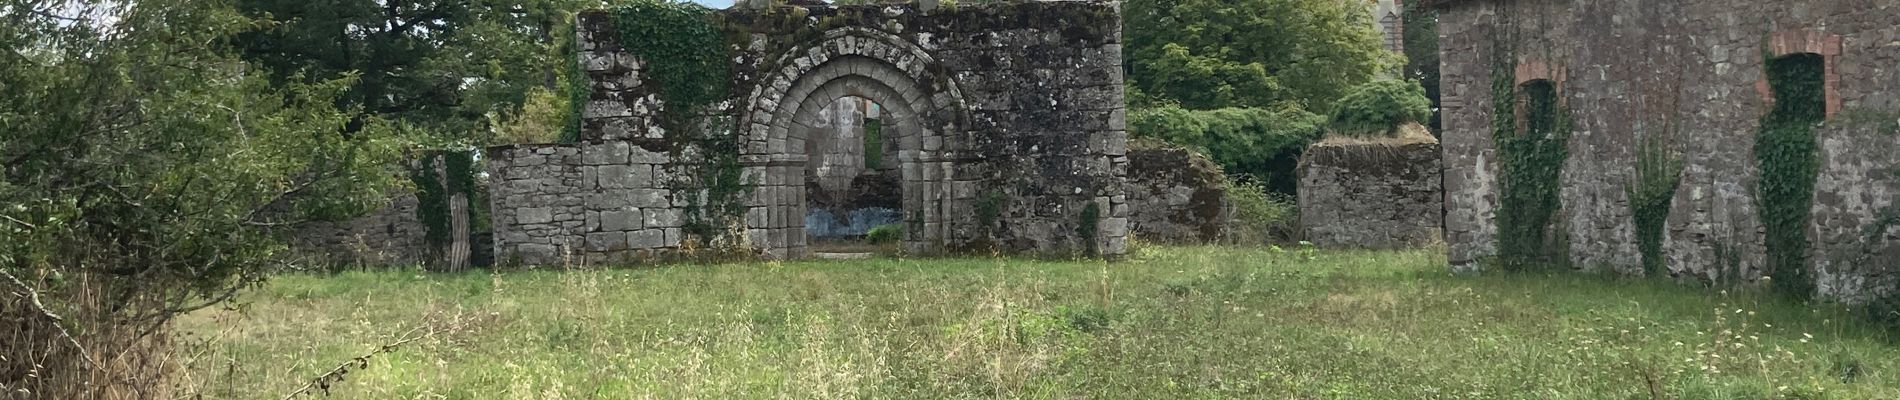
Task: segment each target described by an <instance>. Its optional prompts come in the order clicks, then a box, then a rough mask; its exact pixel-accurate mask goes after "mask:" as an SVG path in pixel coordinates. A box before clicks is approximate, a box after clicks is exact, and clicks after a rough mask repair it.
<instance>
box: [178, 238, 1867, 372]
mask: <svg viewBox="0 0 1900 400" xmlns="http://www.w3.org/2000/svg"><path fill="white" fill-rule="evenodd" d="M1439 254H1442V253H1441V252H1439V251H1412V252H1313V251H1294V250H1289V251H1277V250H1273V249H1257V248H1221V247H1184V248H1148V249H1145V250H1142V251H1141V254H1140V255H1139V256H1138V257H1137V259H1135V260H1132V261H1128V262H1121V263H1103V262H1098V261H1076V262H1051V261H1030V260H1016V259H955V260H895V259H874V260H854V261H831V262H794V263H784V264H779V263H757V264H739V265H717V266H701V265H681V266H673V267H664V268H646V269H628V270H585V271H551V270H542V271H521V272H506V273H498V274H490V273H486V272H474V273H465V274H450V275H443V274H428V273H421V272H414V271H376V272H348V273H341V274H335V275H322V276H316V275H293V276H285V277H281V278H278V279H275V280H273V281H272V282H271V283H270V284H269V285H267V286H266V287H264V288H262V289H259V290H256V291H254V292H252V293H250V294H249V295H247V296H245V297H244V298H243V304H242V305H241V306H239V307H236V308H233V309H221V310H205V311H201V312H198V313H195V314H191V315H188V316H187V318H185V319H184V320H182V321H181V323H180V324H179V325H180V328H179V331H180V332H178V335H177V337H178V338H179V340H178V342H179V350H178V352H179V354H180V356H179V357H180V358H181V359H182V360H183V362H184V363H185V365H186V367H185V368H184V369H185V371H184V373H182V374H180V375H181V378H180V380H181V381H182V382H181V384H182V385H183V386H184V393H182V394H185V395H190V394H194V393H202V394H203V395H205V397H208V398H277V397H281V396H283V395H284V394H285V393H289V392H291V391H293V390H296V389H297V388H298V387H300V386H302V385H304V384H305V383H307V382H308V381H309V380H310V379H312V378H314V377H316V376H318V375H320V374H322V373H323V371H326V370H330V369H332V368H334V367H336V366H337V365H338V364H339V363H343V362H345V361H347V360H350V359H351V358H353V357H356V356H359V355H362V354H366V353H369V352H371V351H372V350H375V349H376V348H377V347H379V346H382V345H384V344H388V343H393V342H398V341H401V340H402V339H404V338H419V339H417V340H414V341H412V342H409V343H407V344H405V345H403V346H400V347H397V348H396V349H394V350H392V351H389V352H387V353H383V354H380V355H377V356H375V357H373V358H371V359H370V360H369V361H368V362H367V363H366V364H365V365H363V366H362V367H363V368H360V369H353V370H352V371H351V372H350V373H349V374H348V375H347V378H346V379H345V380H344V381H342V382H341V383H339V384H337V385H335V386H334V387H332V388H331V392H332V393H333V394H334V395H335V396H336V397H339V398H452V399H462V398H511V399H514V398H564V399H594V398H604V399H623V398H657V399H674V398H682V399H684V398H699V399H724V398H810V399H836V398H880V399H911V398H1049V399H1092V398H1126V399H1147V398H1269V399H1283V398H1287V399H1431V398H1441V399H1493V398H1495V399H1650V398H1669V399H1780V398H1788V399H1896V398H1900V347H1896V346H1894V345H1892V344H1890V342H1889V341H1887V340H1886V339H1885V338H1884V337H1883V336H1880V334H1879V333H1877V332H1876V331H1874V330H1871V329H1870V328H1867V327H1865V326H1862V325H1859V324H1858V323H1857V322H1854V321H1855V318H1854V316H1853V315H1851V314H1849V313H1846V312H1844V311H1841V310H1836V309H1832V308H1829V307H1806V306H1802V305H1798V304H1792V303H1787V302H1783V301H1779V300H1774V299H1771V298H1769V297H1767V296H1765V295H1756V294H1747V293H1724V292H1718V291H1714V290H1706V289H1701V288H1695V287H1688V286H1681V285H1675V284H1669V283H1657V282H1648V281H1637V280H1620V281H1619V280H1614V279H1610V278H1603V277H1597V276H1590V275H1583V274H1570V273H1564V274H1554V275H1548V276H1546V275H1504V274H1498V275H1488V276H1482V277H1459V276H1451V275H1449V274H1448V273H1447V272H1446V269H1445V268H1444V267H1443V265H1444V260H1443V259H1442V256H1440V255H1439Z"/></svg>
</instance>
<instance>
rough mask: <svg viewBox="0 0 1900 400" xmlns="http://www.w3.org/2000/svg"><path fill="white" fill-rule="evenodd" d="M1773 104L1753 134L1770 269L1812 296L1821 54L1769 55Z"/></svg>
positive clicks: (1790, 288) (1781, 284)
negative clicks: (1810, 227)
mask: <svg viewBox="0 0 1900 400" xmlns="http://www.w3.org/2000/svg"><path fill="white" fill-rule="evenodd" d="M1765 64H1766V65H1767V74H1768V84H1769V87H1771V88H1773V89H1774V93H1775V108H1774V110H1771V111H1769V113H1768V115H1767V116H1765V117H1762V120H1761V130H1760V131H1759V133H1757V134H1756V136H1755V160H1756V161H1757V163H1758V164H1759V168H1760V170H1761V181H1760V182H1759V183H1758V184H1757V185H1758V187H1757V191H1758V192H1759V193H1758V194H1757V196H1756V197H1757V199H1758V200H1757V203H1759V204H1758V205H1757V206H1759V207H1760V208H1761V213H1760V216H1761V221H1762V227H1763V228H1765V231H1766V233H1767V240H1766V243H1765V244H1766V247H1767V250H1768V264H1769V268H1768V269H1769V274H1770V276H1771V277H1773V279H1772V280H1771V281H1772V282H1773V283H1774V286H1775V287H1776V288H1777V289H1780V290H1781V291H1783V292H1785V293H1787V294H1788V295H1792V296H1796V297H1797V298H1802V299H1805V298H1808V297H1809V296H1813V295H1814V282H1813V280H1814V278H1813V277H1811V276H1809V273H1808V266H1807V250H1808V243H1809V242H1808V237H1807V223H1808V214H1809V206H1810V205H1811V204H1812V203H1813V200H1814V181H1815V174H1816V173H1818V172H1819V168H1820V165H1819V164H1820V160H1819V159H1818V156H1817V155H1816V154H1817V149H1816V144H1815V140H1814V127H1815V125H1816V124H1819V123H1820V122H1821V121H1822V120H1823V119H1825V118H1826V117H1827V102H1826V100H1825V98H1824V97H1822V96H1823V93H1822V90H1823V86H1822V83H1821V76H1822V73H1821V72H1822V71H1821V68H1822V62H1821V56H1820V55H1816V54H1798V55H1792V56H1787V57H1782V58H1776V59H1770V60H1766V63H1765Z"/></svg>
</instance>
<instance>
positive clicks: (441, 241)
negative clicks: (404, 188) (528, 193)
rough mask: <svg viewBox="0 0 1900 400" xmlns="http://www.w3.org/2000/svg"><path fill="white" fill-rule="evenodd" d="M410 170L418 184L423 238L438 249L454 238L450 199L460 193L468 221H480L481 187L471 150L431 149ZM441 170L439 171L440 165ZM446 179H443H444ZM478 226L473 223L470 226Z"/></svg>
mask: <svg viewBox="0 0 1900 400" xmlns="http://www.w3.org/2000/svg"><path fill="white" fill-rule="evenodd" d="M416 163H417V164H416V167H415V168H411V169H410V170H409V182H410V183H414V184H415V187H416V219H417V220H419V221H421V222H422V226H423V229H424V236H423V237H424V239H426V240H427V241H428V242H429V244H430V245H431V246H433V247H435V248H438V249H439V248H442V247H443V246H447V245H448V244H449V240H450V239H451V238H453V237H454V231H453V229H454V228H453V227H451V226H450V224H449V221H450V220H451V215H450V212H451V210H450V207H449V199H450V198H451V197H453V196H454V195H455V194H458V193H459V194H461V195H462V196H463V198H465V199H468V210H467V211H468V220H469V222H470V223H471V224H476V223H481V222H480V221H483V220H484V219H485V218H481V212H480V207H478V206H477V205H478V204H480V203H481V202H480V201H479V199H480V197H478V196H479V195H480V190H479V189H480V188H478V187H476V184H475V173H476V171H475V159H474V152H472V151H429V152H425V153H424V154H423V155H422V158H421V159H420V160H417V161H416ZM438 165H440V166H441V169H440V170H438V169H437V166H438ZM444 177H446V178H447V180H446V181H444V180H443V178H444ZM473 228H475V227H474V226H470V229H473Z"/></svg>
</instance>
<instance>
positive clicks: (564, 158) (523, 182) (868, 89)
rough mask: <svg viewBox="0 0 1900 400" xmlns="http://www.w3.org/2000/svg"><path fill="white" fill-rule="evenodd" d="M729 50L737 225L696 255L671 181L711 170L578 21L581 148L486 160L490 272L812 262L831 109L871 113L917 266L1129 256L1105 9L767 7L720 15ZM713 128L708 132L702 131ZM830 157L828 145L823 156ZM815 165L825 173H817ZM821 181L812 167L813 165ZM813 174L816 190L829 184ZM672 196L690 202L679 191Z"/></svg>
mask: <svg viewBox="0 0 1900 400" xmlns="http://www.w3.org/2000/svg"><path fill="white" fill-rule="evenodd" d="M717 12H718V13H722V15H721V17H723V19H725V20H729V21H775V22H773V23H754V24H728V25H725V26H723V27H721V29H723V30H724V32H723V33H724V34H725V36H726V37H728V38H737V39H734V40H739V42H737V43H732V46H733V48H732V57H731V59H732V60H733V65H732V73H733V76H732V82H733V86H732V88H731V92H730V93H731V94H730V99H729V100H728V101H725V102H722V103H719V104H716V105H715V106H714V107H713V109H712V110H710V112H709V113H708V120H709V121H714V122H721V121H723V122H729V123H730V124H729V125H726V126H730V127H731V128H730V129H729V130H726V131H720V132H715V133H714V135H725V136H723V137H725V138H730V139H732V140H734V141H736V142H737V143H738V144H739V146H738V147H739V150H738V152H739V153H740V154H738V155H737V160H736V162H737V164H738V165H739V168H740V172H741V174H740V175H741V176H742V177H743V179H742V181H743V182H745V183H744V187H743V191H742V192H741V193H742V195H740V197H741V203H742V204H741V206H742V207H743V211H742V212H741V214H742V215H736V216H733V217H734V218H735V219H736V220H737V221H738V223H737V224H734V225H736V226H728V227H716V228H719V229H718V230H717V231H718V232H724V233H722V234H720V235H719V236H720V237H719V238H711V239H709V238H705V237H689V236H691V234H692V232H690V231H689V229H688V228H689V225H690V223H689V221H688V220H689V219H690V218H691V216H692V215H693V214H692V213H693V212H695V211H704V210H702V209H699V208H698V207H699V206H700V205H699V204H695V201H697V200H696V199H702V198H705V197H706V196H707V194H708V193H710V191H711V190H712V189H713V188H710V187H706V186H704V185H701V186H694V185H692V184H690V181H691V180H690V179H681V178H682V177H689V176H691V175H693V174H694V172H693V171H696V170H701V168H703V167H705V166H706V165H707V164H708V163H709V162H710V161H709V160H710V159H714V158H717V157H716V156H718V155H709V154H705V150H704V149H702V148H700V147H698V145H697V144H698V143H701V141H697V140H695V138H693V137H690V136H691V135H690V133H687V132H675V131H667V130H665V129H661V127H660V125H659V124H657V120H656V119H657V118H658V116H659V112H661V111H662V110H663V109H664V108H665V107H666V106H667V105H666V104H664V102H663V101H661V99H660V96H658V95H656V93H655V88H656V86H654V85H655V84H656V82H654V81H653V77H651V76H649V75H647V74H645V73H644V71H643V66H644V65H646V64H647V60H645V59H643V58H642V55H641V54H636V53H633V52H630V51H628V50H626V49H625V48H623V47H621V44H620V42H619V40H618V37H619V36H618V35H617V31H615V30H614V29H615V21H614V18H615V16H614V15H613V14H610V13H606V12H589V13H583V14H582V15H581V16H580V17H579V35H578V36H579V43H578V45H579V50H580V54H578V57H579V60H580V62H581V65H582V67H583V69H584V70H585V72H586V77H587V79H589V80H590V81H591V82H592V86H591V89H590V90H591V91H592V93H591V94H589V95H588V101H587V103H586V105H585V111H584V113H583V115H582V124H583V128H582V131H581V135H580V140H579V141H578V142H577V143H564V144H528V145H510V146H499V147H494V148H490V149H488V150H487V152H486V160H487V168H488V174H489V179H490V184H489V186H490V187H489V190H490V193H489V198H490V201H491V210H492V214H491V215H492V219H493V220H492V222H493V223H492V225H493V228H494V246H495V254H496V257H497V259H498V260H502V261H503V262H519V263H527V264H554V263H560V262H572V261H589V262H624V261H628V260H638V259H641V258H647V257H665V256H668V255H672V254H677V253H679V252H681V251H682V250H683V247H686V248H690V247H692V246H695V245H717V244H718V241H719V240H720V239H721V238H724V239H728V240H739V241H743V243H741V244H743V245H744V246H745V247H747V248H749V249H752V251H756V252H758V253H759V254H761V255H764V256H767V257H774V258H797V257H802V256H805V255H807V254H808V253H809V251H810V247H809V243H810V242H809V238H808V235H807V230H806V221H807V216H808V214H809V211H808V209H809V204H810V199H811V197H812V196H811V193H810V192H811V189H810V187H811V185H809V184H808V183H809V182H818V183H819V187H821V188H822V187H823V183H822V182H824V179H830V177H825V176H821V177H814V178H822V179H817V180H815V181H814V180H811V179H808V176H809V174H812V173H814V171H822V169H814V166H813V163H814V161H815V160H814V154H815V153H814V148H813V147H812V146H813V145H814V144H816V143H824V142H825V141H826V140H827V139H829V138H819V137H817V136H818V135H835V134H836V132H837V130H836V129H826V128H827V126H826V124H825V123H823V121H822V120H823V119H824V118H820V117H821V116H822V115H821V114H822V113H821V111H822V110H824V109H825V108H826V107H827V106H829V105H832V104H834V103H835V102H836V101H837V100H838V99H840V98H846V97H857V98H863V99H868V100H871V101H873V102H875V103H877V104H878V105H879V106H880V110H881V111H882V113H883V115H882V116H881V117H882V118H881V120H882V130H883V138H884V140H886V141H887V142H889V143H891V146H894V151H893V152H892V153H894V157H886V158H885V159H884V162H885V163H888V164H890V165H891V166H892V170H891V171H892V174H893V175H895V177H896V178H898V179H897V184H896V185H897V186H898V187H899V189H898V192H899V196H898V198H899V199H900V200H899V203H901V204H899V206H900V207H899V208H900V209H901V210H899V211H900V212H901V214H902V219H901V220H902V221H903V226H904V227H905V232H904V234H905V237H904V240H903V242H904V248H905V250H906V251H907V252H910V253H913V254H941V253H951V252H960V251H977V250H988V249H996V250H1001V251H1006V252H1033V253H1044V254H1095V255H1101V256H1107V257H1114V256H1118V255H1120V254H1122V253H1123V252H1124V251H1125V249H1126V236H1127V232H1128V226H1129V222H1128V215H1129V207H1128V203H1127V197H1126V196H1125V195H1124V193H1123V190H1124V189H1123V187H1122V177H1123V176H1124V174H1125V171H1126V170H1127V169H1128V163H1129V160H1128V157H1127V155H1126V152H1127V147H1126V139H1127V132H1126V129H1125V127H1124V125H1125V121H1124V120H1125V118H1126V117H1125V115H1126V111H1125V109H1124V103H1123V99H1122V89H1123V87H1122V70H1121V23H1120V14H1119V10H1118V8H1117V6H1116V3H1114V2H1110V1H1061V2H1027V3H1007V4H995V5H983V6H963V7H958V8H955V9H949V8H938V9H930V7H925V6H919V5H914V4H906V5H877V6H777V7H765V8H761V9H731V10H723V11H717ZM705 125H706V126H715V125H720V124H717V123H708V124H705ZM820 147H822V145H821V146H820ZM819 157H820V158H819V159H818V160H817V161H820V162H823V161H824V159H823V158H822V155H820V156H819ZM821 166H822V164H821ZM821 173H822V172H821ZM681 182H689V183H688V184H681Z"/></svg>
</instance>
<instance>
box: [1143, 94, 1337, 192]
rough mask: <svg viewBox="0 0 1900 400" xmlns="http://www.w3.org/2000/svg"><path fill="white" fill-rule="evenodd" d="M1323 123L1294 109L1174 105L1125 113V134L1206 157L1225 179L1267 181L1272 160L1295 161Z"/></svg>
mask: <svg viewBox="0 0 1900 400" xmlns="http://www.w3.org/2000/svg"><path fill="white" fill-rule="evenodd" d="M1324 123H1325V118H1324V117H1321V116H1319V115H1317V114H1313V113H1310V112H1306V111H1305V110H1301V109H1298V108H1292V107H1287V108H1281V109H1260V108H1222V109H1218V110H1204V111H1203V110H1187V109H1182V108H1180V107H1175V106H1160V107H1150V108H1140V109H1134V110H1132V111H1129V113H1128V130H1129V133H1130V135H1132V136H1134V137H1137V138H1150V139H1159V140H1162V141H1166V142H1168V143H1173V144H1178V145H1182V146H1187V147H1191V148H1194V149H1195V150H1197V151H1200V152H1202V153H1203V154H1207V156H1208V157H1209V158H1212V159H1213V160H1214V162H1215V163H1218V164H1220V166H1221V168H1222V169H1223V170H1226V171H1227V172H1228V173H1230V174H1244V175H1251V176H1253V177H1254V178H1256V179H1258V180H1262V181H1267V180H1269V179H1270V178H1272V177H1273V176H1274V175H1276V174H1280V175H1285V176H1289V177H1290V176H1291V175H1292V171H1291V170H1286V168H1278V169H1279V170H1277V171H1276V168H1273V166H1275V165H1276V164H1275V163H1274V160H1276V159H1292V158H1293V157H1297V156H1298V154H1299V153H1300V151H1301V150H1303V149H1305V148H1306V145H1308V144H1311V143H1312V142H1313V141H1314V140H1317V139H1318V138H1319V137H1320V134H1321V133H1322V132H1323V130H1322V129H1321V126H1322V124H1324Z"/></svg>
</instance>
